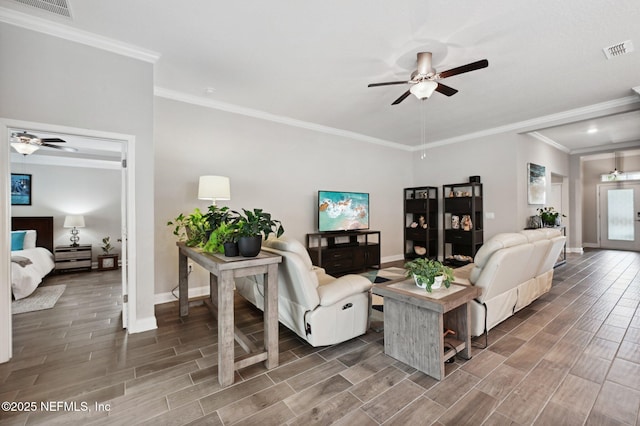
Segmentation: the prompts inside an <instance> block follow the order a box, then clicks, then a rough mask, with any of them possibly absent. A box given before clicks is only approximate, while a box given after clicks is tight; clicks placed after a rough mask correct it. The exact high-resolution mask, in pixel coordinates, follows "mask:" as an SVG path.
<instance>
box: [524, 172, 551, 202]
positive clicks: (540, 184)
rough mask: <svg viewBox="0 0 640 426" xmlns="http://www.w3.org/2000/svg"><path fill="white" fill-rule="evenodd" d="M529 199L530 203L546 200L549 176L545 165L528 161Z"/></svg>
mask: <svg viewBox="0 0 640 426" xmlns="http://www.w3.org/2000/svg"><path fill="white" fill-rule="evenodd" d="M527 170H528V181H527V201H528V202H529V204H544V203H545V202H546V194H547V193H546V188H547V178H546V169H545V167H544V166H539V165H537V164H533V163H528V164H527Z"/></svg>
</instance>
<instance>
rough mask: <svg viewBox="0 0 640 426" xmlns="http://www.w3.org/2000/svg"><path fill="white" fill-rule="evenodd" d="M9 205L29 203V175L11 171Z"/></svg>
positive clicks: (28, 204) (27, 204)
mask: <svg viewBox="0 0 640 426" xmlns="http://www.w3.org/2000/svg"><path fill="white" fill-rule="evenodd" d="M11 205H12V206H30V205H31V175H25V174H18V173H11Z"/></svg>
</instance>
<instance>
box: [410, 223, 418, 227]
mask: <svg viewBox="0 0 640 426" xmlns="http://www.w3.org/2000/svg"><path fill="white" fill-rule="evenodd" d="M409 226H410V227H411V228H417V227H418V222H411V225H409Z"/></svg>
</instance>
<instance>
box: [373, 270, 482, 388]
mask: <svg viewBox="0 0 640 426" xmlns="http://www.w3.org/2000/svg"><path fill="white" fill-rule="evenodd" d="M372 291H373V294H377V295H379V296H382V297H384V353H385V354H387V355H389V356H391V357H393V358H395V359H397V360H398V361H402V362H404V363H405V364H407V365H410V366H412V367H414V368H416V369H418V370H420V371H422V372H423V373H425V374H428V375H429V376H431V377H433V378H435V379H438V380H442V379H443V378H444V362H445V361H446V360H448V359H450V358H451V357H453V356H455V355H456V354H459V355H461V356H462V357H463V358H465V359H470V358H471V330H470V324H469V316H470V311H471V308H470V307H469V304H468V302H470V301H471V300H473V299H474V298H476V297H478V296H480V293H481V289H480V288H477V287H473V286H468V285H462V284H456V283H452V284H451V286H450V287H449V288H444V287H443V288H442V289H440V290H435V291H434V292H433V293H427V292H426V291H425V290H424V289H421V288H418V287H417V286H416V285H415V283H414V282H413V280H405V281H401V282H398V283H391V284H386V283H385V284H377V285H375V286H374V287H373V289H372ZM445 328H446V329H450V330H454V331H455V332H456V335H455V336H451V335H449V336H447V337H446V338H445V337H444V336H443V334H444V333H443V331H444V329H445Z"/></svg>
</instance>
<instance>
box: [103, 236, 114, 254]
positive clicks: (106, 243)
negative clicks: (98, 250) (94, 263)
mask: <svg viewBox="0 0 640 426" xmlns="http://www.w3.org/2000/svg"><path fill="white" fill-rule="evenodd" d="M111 250H113V246H112V245H111V237H110V236H108V235H107V236H106V237H104V238H103V239H102V252H103V253H104V254H109V252H110V251H111Z"/></svg>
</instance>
